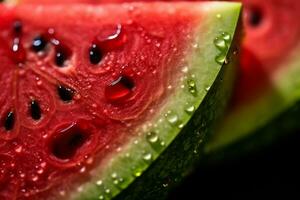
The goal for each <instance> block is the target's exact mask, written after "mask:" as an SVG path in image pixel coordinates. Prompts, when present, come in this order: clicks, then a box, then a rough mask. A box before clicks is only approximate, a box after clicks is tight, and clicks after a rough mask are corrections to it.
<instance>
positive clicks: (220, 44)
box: [214, 37, 228, 51]
mask: <svg viewBox="0 0 300 200" xmlns="http://www.w3.org/2000/svg"><path fill="white" fill-rule="evenodd" d="M214 44H215V46H216V47H217V48H218V49H220V50H221V51H225V50H227V48H228V47H227V44H226V41H225V39H224V38H223V37H217V38H215V40H214Z"/></svg>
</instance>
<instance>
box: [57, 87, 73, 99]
mask: <svg viewBox="0 0 300 200" xmlns="http://www.w3.org/2000/svg"><path fill="white" fill-rule="evenodd" d="M57 92H58V95H59V97H60V99H61V100H62V101H64V102H69V101H71V100H72V99H73V96H74V91H73V90H72V89H71V88H67V87H64V86H62V85H59V86H58V87H57Z"/></svg>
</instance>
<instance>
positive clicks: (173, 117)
mask: <svg viewBox="0 0 300 200" xmlns="http://www.w3.org/2000/svg"><path fill="white" fill-rule="evenodd" d="M166 119H167V121H168V122H169V123H170V124H171V125H176V124H177V123H178V120H179V119H178V116H177V115H176V114H175V113H170V114H167V115H166Z"/></svg>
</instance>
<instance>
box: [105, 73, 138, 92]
mask: <svg viewBox="0 0 300 200" xmlns="http://www.w3.org/2000/svg"><path fill="white" fill-rule="evenodd" d="M116 84H122V85H123V86H125V87H126V88H128V89H130V90H131V89H133V88H134V87H135V84H134V82H133V81H132V79H131V78H129V77H127V76H120V77H119V78H118V79H117V80H115V81H114V82H112V83H111V86H114V85H116Z"/></svg>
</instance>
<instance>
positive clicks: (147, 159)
mask: <svg viewBox="0 0 300 200" xmlns="http://www.w3.org/2000/svg"><path fill="white" fill-rule="evenodd" d="M143 159H144V160H145V161H151V160H152V154H151V153H145V154H144V155H143Z"/></svg>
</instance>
